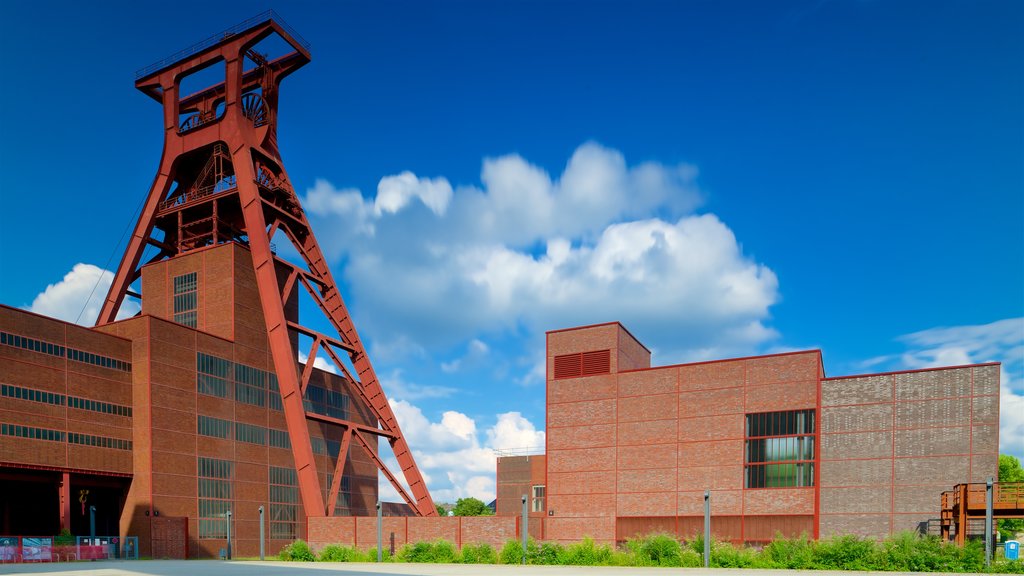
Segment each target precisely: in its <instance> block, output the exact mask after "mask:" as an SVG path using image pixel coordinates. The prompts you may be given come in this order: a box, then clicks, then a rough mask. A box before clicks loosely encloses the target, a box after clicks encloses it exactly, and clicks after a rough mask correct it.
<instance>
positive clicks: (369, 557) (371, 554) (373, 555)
mask: <svg viewBox="0 0 1024 576" xmlns="http://www.w3.org/2000/svg"><path fill="white" fill-rule="evenodd" d="M381 559H382V560H383V561H384V562H394V561H395V560H396V559H397V555H396V557H395V558H392V557H391V550H389V549H387V548H385V549H384V550H383V553H382V554H381ZM361 561H362V562H376V561H377V547H376V546H374V547H373V548H370V549H368V550H367V551H366V554H365V556H363V558H362V559H361ZM353 562H355V560H353Z"/></svg>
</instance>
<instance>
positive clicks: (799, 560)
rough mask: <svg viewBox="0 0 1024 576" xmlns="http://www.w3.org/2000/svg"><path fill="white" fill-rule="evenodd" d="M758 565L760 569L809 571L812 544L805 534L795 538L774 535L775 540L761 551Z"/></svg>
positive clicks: (812, 553) (812, 557)
mask: <svg viewBox="0 0 1024 576" xmlns="http://www.w3.org/2000/svg"><path fill="white" fill-rule="evenodd" d="M758 564H759V567H762V568H788V569H791V570H808V569H811V568H813V567H814V542H813V541H812V540H809V539H808V538H807V534H801V535H800V536H798V537H796V538H785V537H783V536H782V535H781V534H776V535H775V539H774V540H772V541H771V542H769V543H768V545H767V546H765V547H764V548H762V549H761V553H760V554H758Z"/></svg>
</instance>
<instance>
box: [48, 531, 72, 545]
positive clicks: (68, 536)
mask: <svg viewBox="0 0 1024 576" xmlns="http://www.w3.org/2000/svg"><path fill="white" fill-rule="evenodd" d="M53 544H54V545H55V546H74V545H75V535H74V534H72V533H71V530H68V529H67V528H61V530H60V534H57V537H56V538H54V539H53Z"/></svg>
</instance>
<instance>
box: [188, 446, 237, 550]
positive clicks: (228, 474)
mask: <svg viewBox="0 0 1024 576" xmlns="http://www.w3.org/2000/svg"><path fill="white" fill-rule="evenodd" d="M196 467H197V469H198V476H199V478H198V484H199V486H198V487H199V537H200V538H220V539H223V538H227V518H226V517H225V516H224V514H225V512H227V511H228V510H230V509H231V497H232V494H231V479H232V476H233V473H234V465H233V463H232V462H230V461H228V460H217V459H215V458H203V457H202V456H200V457H198V458H197V459H196Z"/></svg>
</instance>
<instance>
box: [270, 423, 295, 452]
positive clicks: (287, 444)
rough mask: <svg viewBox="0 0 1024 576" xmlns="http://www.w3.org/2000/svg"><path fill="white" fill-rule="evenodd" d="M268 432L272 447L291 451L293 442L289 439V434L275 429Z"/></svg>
mask: <svg viewBox="0 0 1024 576" xmlns="http://www.w3.org/2000/svg"><path fill="white" fill-rule="evenodd" d="M267 432H268V433H269V436H270V446H271V447H273V448H286V449H290V448H291V447H292V442H291V440H290V439H289V438H288V432H286V431H284V430H275V429H274V428H270V429H269V430H268V431H267Z"/></svg>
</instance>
